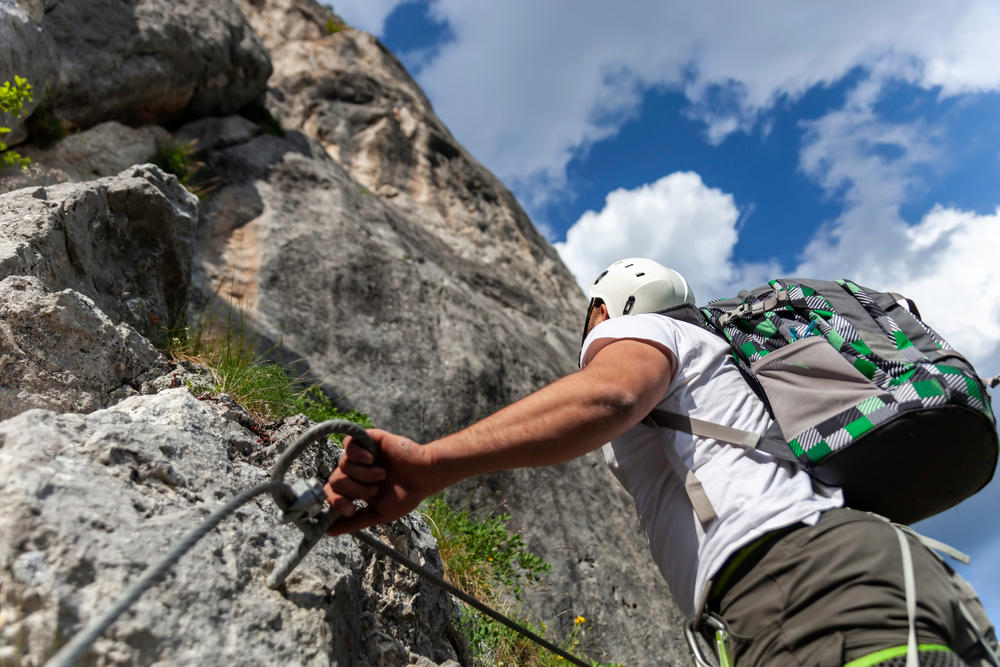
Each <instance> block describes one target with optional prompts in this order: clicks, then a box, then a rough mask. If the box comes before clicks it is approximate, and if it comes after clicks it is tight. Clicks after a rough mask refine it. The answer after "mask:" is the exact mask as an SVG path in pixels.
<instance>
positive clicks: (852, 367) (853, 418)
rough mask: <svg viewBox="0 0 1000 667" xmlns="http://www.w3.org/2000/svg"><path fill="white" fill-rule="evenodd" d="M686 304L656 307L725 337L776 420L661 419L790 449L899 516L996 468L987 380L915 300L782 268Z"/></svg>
mask: <svg viewBox="0 0 1000 667" xmlns="http://www.w3.org/2000/svg"><path fill="white" fill-rule="evenodd" d="M901 302H905V303H907V305H908V308H907V307H904V306H903V305H901ZM695 310H696V309H695V308H694V307H692V306H682V307H681V308H679V309H672V310H670V311H665V312H664V313H663V314H665V315H669V316H672V317H676V318H678V319H682V320H687V321H692V322H697V323H698V324H700V325H702V326H705V327H707V328H709V329H710V330H712V331H713V332H715V333H716V334H719V335H721V336H723V337H724V338H725V339H726V340H727V341H728V343H729V345H730V347H731V348H732V354H733V358H734V359H735V361H736V363H737V365H739V367H740V369H741V371H742V372H743V374H744V376H745V377H746V379H747V381H748V382H749V383H750V385H751V386H752V387H753V388H754V391H755V392H756V393H757V395H758V396H760V398H761V399H762V400H763V401H764V403H765V404H766V405H767V407H768V409H769V410H770V412H771V414H772V416H773V417H774V419H775V423H774V426H773V427H772V428H771V429H770V430H769V431H768V432H767V433H764V434H754V433H747V432H744V431H738V430H736V429H731V428H728V427H723V426H720V425H715V424H709V423H707V422H699V421H698V420H693V419H690V418H687V417H686V416H682V415H675V414H671V413H666V412H662V411H654V413H653V414H652V415H650V418H651V419H652V420H653V421H654V422H655V423H657V424H658V425H660V426H667V427H669V428H676V429H679V430H683V431H686V432H689V433H695V434H696V435H703V436H706V437H713V438H716V439H720V440H724V441H727V442H731V443H734V444H738V445H742V446H751V447H757V448H759V449H761V450H763V451H767V452H769V453H771V454H774V455H776V456H779V457H781V458H784V459H787V460H791V461H796V462H797V463H798V464H799V465H800V466H801V467H802V468H804V469H805V470H806V471H807V472H809V473H810V474H811V475H812V476H813V477H814V478H816V479H818V480H820V481H821V482H824V483H826V484H830V485H834V486H840V487H842V488H843V489H844V495H845V499H846V502H847V504H848V505H849V506H851V507H854V508H856V509H862V510H868V511H872V512H876V513H878V514H882V515H884V516H887V517H889V518H890V519H892V520H893V521H897V522H899V523H912V522H914V521H919V520H920V519H923V518H926V517H928V516H931V515H933V514H936V513H938V512H941V511H943V510H945V509H947V508H949V507H952V506H954V505H956V504H958V503H959V502H961V501H962V500H964V499H965V498H967V497H969V496H971V495H972V494H974V493H975V492H977V491H978V490H980V489H981V488H983V486H985V485H986V484H987V482H989V480H990V479H991V478H992V476H993V472H994V470H995V468H996V465H997V455H998V452H1000V443H998V437H997V425H996V420H995V418H994V416H993V411H992V409H991V406H990V399H989V395H988V393H987V390H986V386H985V383H984V382H983V381H982V380H981V379H980V378H979V376H978V375H977V374H976V372H975V371H974V370H973V368H972V365H971V364H970V363H969V362H968V361H967V360H966V359H965V358H964V357H963V356H962V355H961V354H959V353H958V352H957V351H955V350H954V349H953V348H952V347H951V346H950V345H949V344H948V343H947V342H945V341H944V339H942V338H941V337H940V336H939V335H938V334H937V333H935V332H934V331H933V330H932V329H931V328H930V327H928V326H927V325H926V324H925V323H924V322H923V321H922V320H921V319H920V314H919V312H918V311H917V309H916V305H915V304H913V302H912V301H908V300H906V299H904V298H903V297H901V296H899V295H898V294H894V293H887V292H876V291H873V290H869V289H866V288H864V287H861V286H859V285H857V284H855V283H853V282H851V281H849V280H838V281H835V282H834V281H823V280H802V279H797V278H787V279H786V278H781V279H777V280H772V281H771V282H770V283H768V284H766V285H762V286H760V287H757V288H754V289H752V290H745V291H743V292H741V293H740V295H739V296H738V297H735V298H732V299H723V300H717V301H713V302H711V303H709V304H708V305H706V306H704V307H702V308H701V309H700V312H697V313H695V312H694V311H695ZM996 383H997V380H996V379H994V381H993V383H992V384H993V385H994V386H995V384H996Z"/></svg>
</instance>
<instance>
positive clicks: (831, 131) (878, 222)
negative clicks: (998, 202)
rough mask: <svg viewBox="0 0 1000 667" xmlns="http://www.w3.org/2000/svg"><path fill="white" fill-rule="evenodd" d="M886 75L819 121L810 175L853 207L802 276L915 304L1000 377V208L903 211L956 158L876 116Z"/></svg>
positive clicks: (809, 251) (811, 248)
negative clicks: (918, 215)
mask: <svg viewBox="0 0 1000 667" xmlns="http://www.w3.org/2000/svg"><path fill="white" fill-rule="evenodd" d="M876 79H877V76H873V77H872V78H870V79H865V80H862V81H861V82H859V84H858V86H857V88H856V89H855V90H853V91H851V93H850V94H849V96H848V100H847V102H846V104H845V106H844V108H842V109H839V110H835V111H832V112H830V113H828V114H827V115H825V116H823V117H821V118H819V119H817V120H816V121H813V122H810V123H808V124H807V126H806V134H805V138H804V141H803V147H802V152H801V162H800V165H801V168H802V169H803V170H804V171H805V172H806V173H807V174H808V175H809V176H811V177H812V178H814V179H815V180H816V181H817V182H818V183H819V184H820V185H821V186H823V187H824V188H825V189H826V190H827V192H828V193H830V194H831V195H836V196H838V197H839V198H841V199H842V200H843V202H844V210H843V212H842V213H841V215H840V216H839V217H838V218H837V219H836V220H833V221H831V222H830V223H828V224H827V225H826V226H825V227H821V228H820V229H819V230H818V232H817V234H816V236H815V237H814V238H813V240H812V242H811V243H810V244H809V245H808V246H807V247H806V248H805V250H804V252H803V254H802V256H801V261H800V264H799V266H798V267H797V268H796V269H795V271H794V272H795V274H797V275H816V276H825V277H838V278H839V277H848V278H851V279H853V280H856V281H858V282H860V283H862V284H865V285H867V286H869V287H871V288H874V289H881V290H891V291H896V292H900V293H902V294H905V295H908V296H910V297H912V298H913V299H914V300H915V301H916V302H917V304H918V305H919V306H920V310H921V313H922V314H923V315H924V317H925V319H926V321H927V322H928V323H929V324H931V326H933V327H934V328H935V329H937V330H938V332H939V333H940V334H942V335H943V336H944V337H945V338H946V339H947V340H948V341H949V342H950V343H951V344H952V345H954V346H955V347H956V348H957V349H959V350H960V351H962V352H963V353H964V354H965V355H966V356H968V357H969V358H970V360H971V361H972V362H973V363H974V364H975V365H976V368H977V370H978V371H979V372H980V374H983V375H994V374H996V373H998V372H1000V358H998V357H1000V262H998V261H997V260H996V252H997V249H998V248H1000V210H998V212H996V213H994V214H992V215H979V214H976V213H974V212H969V211H962V210H958V209H955V208H948V207H944V206H941V205H937V206H934V207H933V208H932V209H931V210H930V211H929V212H927V213H926V214H925V215H924V217H923V218H922V219H921V220H920V221H919V222H917V223H916V224H912V225H911V224H908V223H907V222H906V221H905V220H903V218H902V217H901V216H900V213H899V207H900V205H901V204H902V203H903V202H905V201H906V199H907V197H908V196H909V195H910V193H911V191H912V190H913V189H915V188H917V187H919V186H920V180H919V178H918V177H917V176H916V175H915V174H917V173H918V172H919V170H920V169H921V168H933V167H935V166H936V165H938V164H940V163H942V162H945V161H946V160H947V151H946V149H945V147H944V142H943V137H942V136H941V134H940V133H939V132H937V131H936V130H935V129H934V128H933V127H930V126H928V125H927V124H926V123H924V122H922V121H919V120H918V121H914V122H911V123H889V122H886V121H884V120H881V119H880V118H879V117H878V115H877V114H876V113H875V111H874V109H875V108H876V105H877V103H878V102H879V91H881V90H882V86H881V84H880V83H879V82H878V81H877V80H876Z"/></svg>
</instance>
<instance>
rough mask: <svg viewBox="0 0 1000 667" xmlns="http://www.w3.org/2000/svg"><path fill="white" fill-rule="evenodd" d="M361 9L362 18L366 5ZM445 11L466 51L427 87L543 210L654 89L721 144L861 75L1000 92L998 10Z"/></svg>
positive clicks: (677, 6)
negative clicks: (777, 109)
mask: <svg viewBox="0 0 1000 667" xmlns="http://www.w3.org/2000/svg"><path fill="white" fill-rule="evenodd" d="M359 4H360V3H359ZM712 7H713V8H714V10H713V11H709V10H708V9H706V7H705V6H704V5H700V4H698V3H689V4H684V3H664V2H659V1H658V0H637V1H636V2H631V3H629V4H628V6H627V7H626V8H623V9H622V10H621V11H608V9H607V6H606V5H604V4H602V3H597V2H579V1H578V0H549V1H548V2H545V3H535V4H532V5H530V8H529V5H528V4H526V3H511V2H468V0H432V3H431V13H432V14H433V16H434V18H435V19H436V20H437V21H440V22H443V23H447V24H448V26H449V29H450V33H451V36H452V37H453V39H452V40H451V41H450V42H449V43H448V44H447V45H445V46H444V47H443V48H442V49H440V50H439V51H438V52H437V53H436V54H435V55H434V56H433V57H432V58H431V59H430V60H429V61H427V62H426V64H424V65H423V67H422V68H421V69H420V71H419V72H417V79H418V80H419V81H420V83H421V85H422V86H423V87H424V89H425V90H426V91H427V92H428V94H429V96H430V98H431V99H432V100H433V101H434V105H435V108H436V109H437V111H438V113H439V114H440V116H441V117H442V119H443V120H444V121H445V122H446V123H447V124H448V125H449V127H450V128H451V129H452V131H453V132H454V134H455V135H456V137H458V139H459V140H460V141H461V142H463V143H464V144H465V145H466V147H468V148H469V149H470V150H471V152H472V153H473V154H474V155H476V156H477V158H479V159H480V160H481V161H482V162H483V163H484V164H486V165H487V166H488V167H489V168H490V169H492V170H493V171H494V172H496V173H497V175H498V176H500V178H501V179H503V180H504V181H505V182H507V183H508V184H509V185H511V186H512V187H513V189H514V191H515V192H516V193H517V194H518V196H519V197H521V198H522V199H523V200H525V201H526V203H527V204H528V205H529V208H530V207H531V206H532V204H533V203H540V202H542V201H544V199H545V197H548V196H552V195H553V193H560V192H561V191H562V190H563V188H564V187H565V183H566V181H565V168H566V165H567V164H568V162H569V161H570V160H571V159H572V158H573V157H574V156H575V155H578V154H580V153H581V152H582V151H585V150H586V149H587V147H588V146H589V145H591V144H592V143H594V142H596V141H599V140H600V139H602V138H605V137H608V136H611V135H613V134H614V133H615V132H617V130H618V128H619V127H621V125H622V123H624V122H625V121H626V120H627V119H628V118H630V117H631V116H632V115H633V114H635V113H636V111H637V109H638V106H639V103H640V101H641V97H642V93H643V92H645V91H646V90H649V89H651V88H654V87H666V88H669V89H673V90H677V91H679V92H682V93H683V94H684V95H685V96H686V97H687V99H688V101H689V102H690V106H689V108H688V114H689V115H691V116H692V117H694V118H697V119H699V120H701V121H703V122H704V124H705V129H706V138H707V139H709V140H710V141H712V142H719V141H721V140H723V139H724V138H725V137H726V136H727V135H728V134H730V133H731V132H734V131H738V130H748V129H750V128H753V127H754V126H755V125H756V124H757V123H759V122H761V121H762V120H763V122H764V124H765V125H766V115H767V113H768V111H769V110H770V109H771V108H772V107H773V106H774V105H775V104H778V103H780V102H781V101H783V100H788V99H794V98H797V97H798V96H800V95H802V94H803V93H805V92H806V91H807V90H809V89H811V88H812V87H814V86H817V85H826V84H831V83H834V82H837V81H839V80H841V79H842V78H843V77H844V76H845V74H847V73H848V72H851V71H852V70H854V69H855V68H863V69H869V70H873V71H874V70H878V72H879V75H878V81H885V80H890V79H893V78H895V79H897V80H903V81H906V82H909V83H912V84H915V85H917V86H921V87H924V88H928V89H930V88H937V89H938V90H939V91H940V94H942V95H953V94H958V93H962V92H969V91H982V90H995V89H997V88H998V87H1000V40H997V39H996V35H997V34H998V33H1000V4H998V3H996V2H994V1H993V0H978V1H970V2H964V3H958V4H954V5H949V6H945V5H943V4H942V3H939V2H935V1H934V0H920V1H914V0H893V1H886V2H878V3H871V2H861V1H860V0H858V1H855V2H848V3H846V4H845V3H792V4H788V5H783V6H782V7H781V10H780V11H778V12H776V11H774V7H773V5H772V4H771V3H766V2H764V1H763V0H729V1H723V2H719V3H715V4H714V5H713V6H712Z"/></svg>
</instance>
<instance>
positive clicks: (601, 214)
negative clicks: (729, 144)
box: [555, 172, 777, 301]
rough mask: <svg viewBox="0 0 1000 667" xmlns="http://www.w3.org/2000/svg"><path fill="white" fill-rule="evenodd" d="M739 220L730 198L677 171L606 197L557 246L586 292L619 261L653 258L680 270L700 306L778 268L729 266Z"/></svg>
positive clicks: (759, 279)
mask: <svg viewBox="0 0 1000 667" xmlns="http://www.w3.org/2000/svg"><path fill="white" fill-rule="evenodd" d="M739 219H740V210H739V209H738V208H737V206H736V202H735V201H734V199H733V196H732V195H730V194H727V193H724V192H722V191H721V190H718V189H716V188H711V187H708V186H706V185H705V184H704V182H702V179H701V177H700V176H699V175H698V174H695V173H692V172H677V173H673V174H670V175H669V176H664V177H663V178H661V179H659V180H658V181H656V182H655V183H650V184H647V185H643V186H641V187H639V188H635V189H633V190H624V189H619V190H615V191H614V192H612V193H610V194H609V195H608V196H607V198H606V199H605V205H604V208H603V209H602V210H601V211H598V212H595V211H588V212H586V213H584V214H583V216H581V217H580V219H579V220H578V221H577V222H576V224H574V225H573V226H572V227H571V228H570V229H569V231H568V232H567V233H566V241H565V242H561V243H556V244H555V246H556V249H557V250H558V251H559V254H560V256H561V257H562V260H563V262H565V263H566V266H568V267H569V269H570V271H572V272H573V275H575V276H576V278H577V281H578V282H579V283H580V286H581V287H583V288H584V289H586V287H587V286H588V285H589V284H590V282H591V281H592V280H593V278H594V276H596V275H597V274H598V273H600V272H601V271H602V270H603V269H604V268H606V267H607V266H608V265H609V264H611V263H612V262H614V261H616V260H619V259H622V258H623V257H650V258H652V259H655V260H657V261H658V262H660V263H661V264H664V265H666V266H670V267H671V268H674V269H676V270H677V271H680V272H681V273H682V274H683V275H684V277H685V278H687V280H688V282H689V283H690V284H691V286H692V288H693V289H694V291H695V294H696V295H697V297H698V299H699V300H701V301H705V300H707V299H709V298H714V297H718V296H729V293H728V292H729V291H730V290H732V289H733V287H734V286H735V285H737V284H741V283H746V282H748V281H749V282H752V281H757V282H760V281H761V280H762V279H764V277H765V276H766V274H767V273H768V272H769V271H772V272H773V271H777V265H776V264H775V265H770V266H766V265H756V264H754V265H751V264H736V263H734V261H733V248H734V247H735V245H736V241H737V238H738V233H737V226H738V222H739Z"/></svg>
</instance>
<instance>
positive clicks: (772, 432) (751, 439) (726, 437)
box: [643, 408, 798, 462]
mask: <svg viewBox="0 0 1000 667" xmlns="http://www.w3.org/2000/svg"><path fill="white" fill-rule="evenodd" d="M643 423H645V424H646V425H647V426H659V427H661V428H670V429H673V430H675V431H682V432H684V433H690V434H691V435H697V436H700V437H702V438H712V439H713V440H721V441H722V442H726V443H729V444H731V445H736V446H737V447H744V448H746V449H756V450H759V451H762V452H766V453H768V454H771V455H772V456H775V457H777V458H779V459H784V460H786V461H796V462H797V461H798V459H797V458H796V457H795V455H794V454H793V453H792V451H791V450H790V449H789V448H788V444H787V443H786V442H785V439H784V438H783V437H782V435H781V431H780V430H779V429H778V427H777V424H776V423H772V424H771V427H770V428H768V430H767V431H765V432H764V433H755V432H753V431H744V430H742V429H738V428H733V427H732V426H725V425H724V424H716V423H714V422H710V421H705V420H704V419H696V418H694V417H689V416H687V415H682V414H678V413H676V412H670V411H669V410H662V409H660V408H656V409H655V410H653V411H652V412H650V413H649V415H648V416H647V417H646V419H645V420H643Z"/></svg>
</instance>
